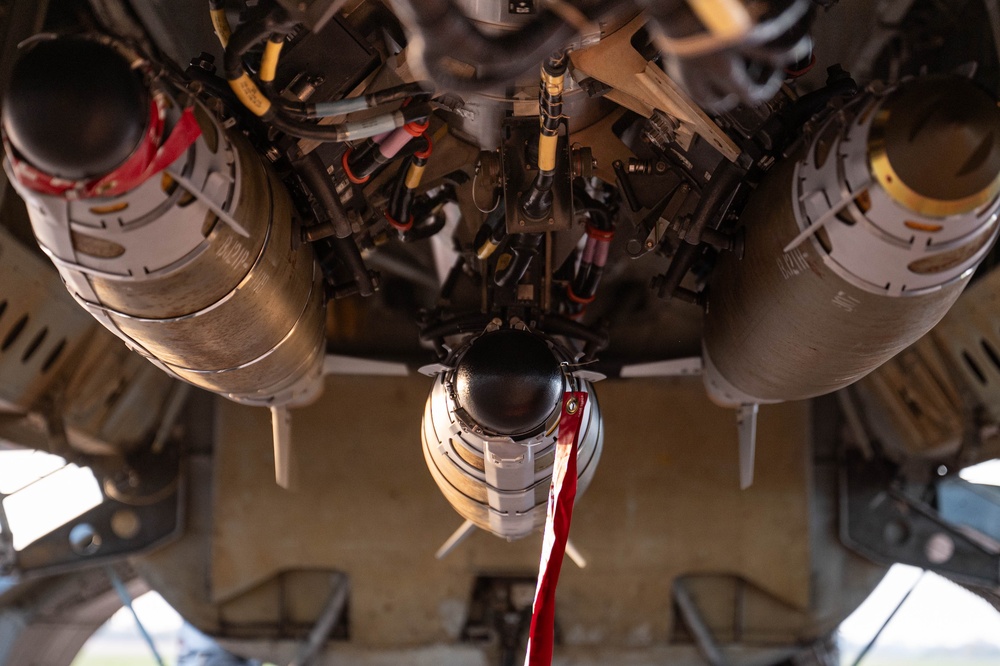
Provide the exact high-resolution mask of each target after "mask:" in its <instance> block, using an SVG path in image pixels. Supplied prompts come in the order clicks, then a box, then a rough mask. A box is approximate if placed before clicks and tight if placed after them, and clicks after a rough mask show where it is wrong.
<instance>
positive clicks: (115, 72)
mask: <svg viewBox="0 0 1000 666" xmlns="http://www.w3.org/2000/svg"><path fill="white" fill-rule="evenodd" d="M148 123H149V94H148V92H147V91H146V89H145V88H144V87H143V85H142V82H141V80H140V79H139V76H138V75H137V74H136V73H134V72H133V71H132V69H131V68H130V66H129V63H128V61H127V60H126V59H125V57H124V56H122V55H121V54H119V53H118V52H117V51H115V50H114V49H112V48H111V47H109V46H107V45H105V44H100V43H98V42H95V41H93V40H89V39H83V38H62V39H52V40H47V41H43V42H39V43H37V44H35V45H34V46H32V47H30V49H29V50H28V51H27V52H26V53H25V54H24V55H23V56H21V58H20V59H19V60H18V61H17V63H16V64H15V65H14V69H13V71H12V73H11V78H10V85H9V87H8V89H7V91H6V93H5V95H4V99H3V125H4V129H5V130H6V132H7V135H8V137H9V138H10V141H11V143H12V144H13V146H14V148H16V149H17V151H18V152H19V153H20V154H21V155H22V156H23V157H24V158H25V159H26V160H27V161H28V162H29V163H30V164H31V165H32V166H34V167H36V168H38V169H40V170H42V171H44V172H46V173H48V174H50V175H53V176H59V177H62V178H68V179H74V180H76V179H83V178H93V177H97V176H102V175H104V174H107V173H109V172H110V171H112V170H113V169H115V168H116V167H117V166H119V165H120V164H121V163H122V162H124V161H125V160H126V159H127V158H128V157H129V156H130V155H131V154H132V152H133V151H134V150H135V148H136V146H138V144H139V142H140V140H141V139H142V136H143V134H144V132H145V131H146V126H147V124H148Z"/></svg>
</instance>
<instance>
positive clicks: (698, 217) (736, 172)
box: [657, 159, 745, 299]
mask: <svg viewBox="0 0 1000 666" xmlns="http://www.w3.org/2000/svg"><path fill="white" fill-rule="evenodd" d="M744 173H745V172H744V171H743V169H741V168H740V167H738V166H736V165H735V164H733V163H732V162H730V161H729V160H725V159H724V160H722V162H720V163H719V166H717V167H716V168H715V171H714V172H713V173H712V180H710V181H709V184H708V187H707V188H706V191H705V193H704V195H703V196H702V197H701V199H700V200H699V201H698V206H697V207H696V208H695V210H694V214H693V215H692V218H691V225H690V227H689V228H688V231H687V233H686V234H685V235H684V242H683V243H681V244H680V247H678V248H677V252H675V253H674V256H673V259H671V261H670V265H669V266H668V267H667V272H666V273H665V274H664V275H663V277H662V278H660V279H659V280H658V281H657V282H658V285H659V292H658V294H657V295H658V296H659V297H660V298H664V299H670V298H672V297H673V295H674V292H676V291H677V288H678V287H679V286H680V285H681V281H682V280H683V279H684V276H685V275H687V274H688V271H690V270H691V267H692V266H694V263H695V261H696V260H697V259H698V257H699V256H701V251H702V250H701V242H702V238H701V237H702V232H703V231H704V230H705V229H706V228H707V227H708V224H709V222H710V221H712V220H713V219H714V220H715V221H716V222H718V221H719V208H720V207H721V206H722V205H723V204H724V203H725V201H726V199H727V198H728V197H730V196H732V193H733V190H734V189H735V188H736V187H737V185H739V183H740V180H741V179H742V177H743V175H744Z"/></svg>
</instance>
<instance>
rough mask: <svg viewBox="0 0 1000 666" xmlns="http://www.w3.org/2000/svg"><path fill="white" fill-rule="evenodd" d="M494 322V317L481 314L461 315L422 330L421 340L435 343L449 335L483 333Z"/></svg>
mask: <svg viewBox="0 0 1000 666" xmlns="http://www.w3.org/2000/svg"><path fill="white" fill-rule="evenodd" d="M492 320H493V317H491V316H489V315H484V314H481V313H479V312H477V313H475V314H466V315H459V316H457V317H452V318H451V319H449V320H447V321H441V322H438V323H436V324H434V325H432V326H428V327H426V328H423V329H421V330H420V339H421V340H422V341H424V342H434V341H436V340H441V339H442V338H446V337H448V336H449V335H458V334H460V333H475V332H478V331H482V330H483V329H485V328H486V326H487V325H488V324H489V323H490V322H491V321H492Z"/></svg>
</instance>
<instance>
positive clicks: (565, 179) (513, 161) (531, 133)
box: [500, 116, 573, 234]
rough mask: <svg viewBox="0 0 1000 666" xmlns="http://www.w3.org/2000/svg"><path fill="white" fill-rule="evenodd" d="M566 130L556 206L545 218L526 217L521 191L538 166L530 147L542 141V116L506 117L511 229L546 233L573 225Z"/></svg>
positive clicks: (506, 177) (507, 200) (505, 159)
mask: <svg viewBox="0 0 1000 666" xmlns="http://www.w3.org/2000/svg"><path fill="white" fill-rule="evenodd" d="M563 128H564V131H563V133H562V134H560V136H559V144H558V149H557V153H556V175H555V181H554V182H553V183H552V210H551V212H550V215H549V218H548V219H546V220H542V221H540V222H539V221H533V220H530V219H526V218H525V216H524V215H522V214H521V212H520V201H521V195H522V194H523V193H524V192H526V191H527V190H528V188H529V187H530V186H531V181H532V180H534V177H535V167H534V166H533V165H532V164H531V161H530V160H529V159H528V157H527V154H526V150H527V147H528V145H529V144H530V143H537V142H538V118H537V117H536V116H531V117H523V118H521V117H519V118H508V119H507V120H504V122H503V125H502V127H501V132H502V136H503V144H502V146H501V153H500V154H501V159H502V163H503V167H502V168H503V192H504V205H505V207H506V211H507V213H506V214H507V233H510V234H523V233H545V232H548V231H565V230H567V229H569V228H570V227H571V226H572V225H573V169H572V165H571V155H570V145H569V140H568V138H567V137H566V134H565V125H564V126H563Z"/></svg>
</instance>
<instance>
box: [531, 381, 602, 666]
mask: <svg viewBox="0 0 1000 666" xmlns="http://www.w3.org/2000/svg"><path fill="white" fill-rule="evenodd" d="M586 404H587V394H586V393H582V392H578V391H570V392H567V393H565V394H564V395H563V403H562V405H563V409H562V417H561V418H560V419H559V437H558V439H557V440H556V458H555V463H554V464H553V468H552V485H551V486H550V487H549V505H548V511H547V513H546V516H545V532H544V536H543V538H542V557H541V560H540V562H539V564H538V587H536V588H535V603H534V606H533V607H532V613H531V632H530V633H529V635H528V654H527V656H526V657H525V660H524V666H550V664H551V663H552V644H553V639H554V635H555V622H556V585H558V584H559V572H560V571H561V570H562V561H563V556H564V555H565V554H566V542H567V541H568V540H569V525H570V522H571V521H572V520H573V503H574V502H575V501H576V481H577V479H576V454H577V442H578V440H579V438H580V424H581V423H582V421H583V408H584V407H585V406H586Z"/></svg>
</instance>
